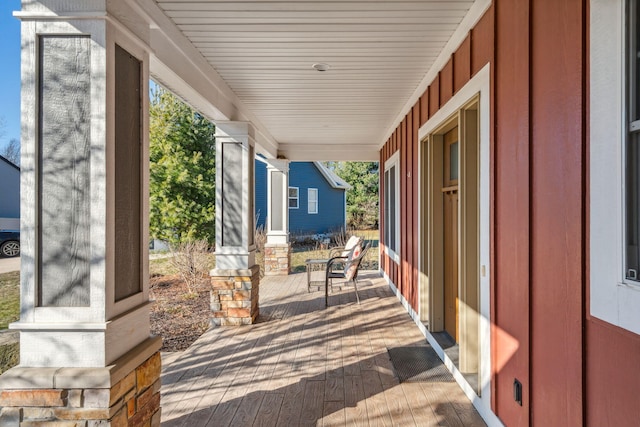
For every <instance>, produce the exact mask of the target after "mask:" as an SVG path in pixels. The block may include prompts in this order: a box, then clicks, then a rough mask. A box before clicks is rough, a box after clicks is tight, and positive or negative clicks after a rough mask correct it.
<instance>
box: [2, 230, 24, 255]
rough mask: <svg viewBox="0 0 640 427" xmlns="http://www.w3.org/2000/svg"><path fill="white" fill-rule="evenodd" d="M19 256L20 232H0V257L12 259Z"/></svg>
mask: <svg viewBox="0 0 640 427" xmlns="http://www.w3.org/2000/svg"><path fill="white" fill-rule="evenodd" d="M18 255H20V232H19V231H0V256H3V257H14V256H18Z"/></svg>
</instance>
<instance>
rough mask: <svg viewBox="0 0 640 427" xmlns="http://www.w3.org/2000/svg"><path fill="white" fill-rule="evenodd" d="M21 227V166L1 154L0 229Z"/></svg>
mask: <svg viewBox="0 0 640 427" xmlns="http://www.w3.org/2000/svg"><path fill="white" fill-rule="evenodd" d="M19 228H20V168H19V167H18V166H16V165H14V164H13V163H12V162H11V161H9V160H7V159H5V158H4V157H2V156H0V229H11V230H18V229H19Z"/></svg>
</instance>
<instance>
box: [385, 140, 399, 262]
mask: <svg viewBox="0 0 640 427" xmlns="http://www.w3.org/2000/svg"><path fill="white" fill-rule="evenodd" d="M393 166H395V167H396V169H395V172H396V173H395V175H396V177H395V196H396V203H394V204H393V208H394V209H395V211H396V212H395V218H396V221H395V224H394V227H395V229H396V241H395V245H394V246H395V248H396V250H395V251H394V250H393V249H391V248H389V247H388V246H387V245H386V238H383V239H382V240H383V242H384V243H385V245H384V253H385V254H386V255H387V256H388V257H389V258H391V259H392V260H393V261H394V262H395V263H397V264H399V263H400V150H398V151H396V152H395V153H393V155H392V156H391V157H389V158H388V159H387V160H386V161H385V162H384V173H383V175H382V179H383V180H384V176H385V175H386V173H387V171H388V170H390V169H391V168H392V167H393ZM385 193H386V190H385ZM385 196H386V194H385ZM384 202H385V203H388V200H386V197H385V201H384ZM385 221H386V219H385ZM386 233H387V230H386V229H385V234H386Z"/></svg>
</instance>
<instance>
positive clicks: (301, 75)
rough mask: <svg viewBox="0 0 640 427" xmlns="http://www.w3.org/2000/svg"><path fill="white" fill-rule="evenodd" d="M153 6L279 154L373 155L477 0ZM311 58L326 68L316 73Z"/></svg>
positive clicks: (262, 0) (187, 1) (236, 0)
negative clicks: (277, 147) (265, 132)
mask: <svg viewBox="0 0 640 427" xmlns="http://www.w3.org/2000/svg"><path fill="white" fill-rule="evenodd" d="M480 2H482V1H480ZM157 4H158V5H159V7H160V8H161V9H162V10H163V11H164V13H165V14H166V15H167V16H168V17H169V18H170V19H171V20H172V21H173V22H174V23H175V24H176V25H177V27H178V28H179V29H180V30H181V31H182V32H183V34H184V35H185V36H186V37H187V38H188V39H189V40H190V41H191V43H192V44H193V45H194V46H195V48H196V49H197V50H198V51H200V53H201V54H202V55H203V56H204V58H205V59H206V60H207V61H208V62H209V63H210V64H211V66H212V67H213V68H214V69H215V70H216V71H217V73H218V74H219V75H220V77H221V78H222V79H223V80H224V81H225V83H226V84H227V85H228V86H229V88H231V90H232V91H233V92H234V93H235V94H236V95H237V97H238V98H239V100H240V101H241V102H242V104H243V106H244V107H245V108H248V109H249V110H250V111H251V113H252V114H253V115H254V116H255V117H256V118H257V119H258V120H259V121H260V122H261V124H262V125H263V126H264V127H265V128H266V129H267V130H268V132H269V133H270V135H271V136H272V137H273V138H274V139H275V140H276V141H277V142H278V143H279V144H280V152H281V153H282V154H283V155H285V156H286V157H288V158H290V159H291V160H342V159H344V160H377V159H378V148H377V147H379V146H380V144H381V143H382V142H384V139H386V137H387V136H388V135H387V133H388V130H389V128H391V127H393V126H394V125H395V123H394V121H396V120H397V117H398V115H399V114H400V113H401V112H402V110H403V109H405V108H406V105H407V103H408V102H410V101H411V100H412V98H414V97H415V92H416V90H418V89H419V87H420V86H421V85H423V84H424V83H423V80H424V78H425V77H426V76H427V73H428V72H429V71H430V69H431V67H432V66H433V65H434V63H435V62H436V60H437V59H438V57H439V55H440V54H441V53H442V51H443V50H444V48H445V46H446V45H447V43H448V42H450V41H451V39H452V36H453V34H454V32H455V31H456V29H458V27H459V25H460V24H461V22H462V21H463V19H464V18H465V16H466V15H467V13H468V12H469V9H470V8H471V6H472V5H473V4H474V1H473V0H445V1H442V0H441V1H433V0H418V1H403V0H396V1H386V2H384V1H368V0H367V1H363V0H355V1H354V0H345V1H315V0H298V1H268V0H251V1H249V0H227V1H218V0H200V1H198V0H157ZM441 60H442V59H440V61H441ZM316 63H326V64H328V65H329V67H330V68H329V70H327V71H324V72H319V71H316V70H315V69H313V68H312V66H313V64H316ZM332 146H333V147H332ZM347 147H348V148H347ZM345 148H347V150H346V151H345ZM347 152H348V153H349V154H348V155H347ZM341 154H344V155H341ZM347 157H349V158H347Z"/></svg>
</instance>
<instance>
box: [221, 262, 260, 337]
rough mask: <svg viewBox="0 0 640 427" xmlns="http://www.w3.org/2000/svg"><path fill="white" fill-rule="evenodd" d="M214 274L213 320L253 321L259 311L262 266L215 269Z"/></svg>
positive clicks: (223, 322)
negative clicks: (242, 268)
mask: <svg viewBox="0 0 640 427" xmlns="http://www.w3.org/2000/svg"><path fill="white" fill-rule="evenodd" d="M209 274H210V276H211V287H212V290H211V311H212V312H213V318H212V322H213V323H214V324H215V325H219V326H239V325H251V324H253V323H255V322H256V319H257V318H258V315H259V314H260V305H259V301H258V299H259V293H258V289H259V287H260V266H258V265H254V266H253V267H251V268H250V269H248V270H224V269H217V268H216V269H214V270H211V272H210V273H209Z"/></svg>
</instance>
